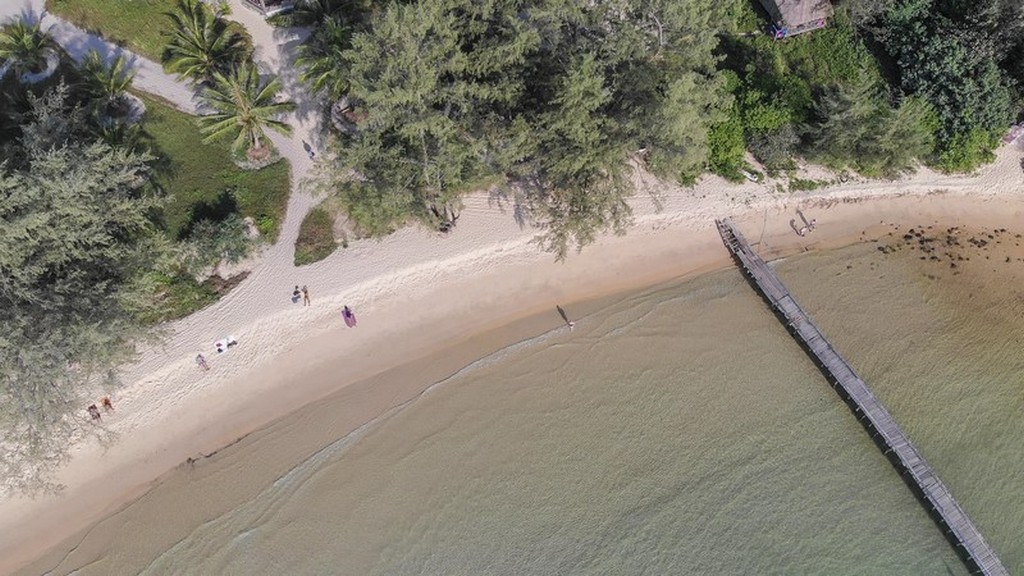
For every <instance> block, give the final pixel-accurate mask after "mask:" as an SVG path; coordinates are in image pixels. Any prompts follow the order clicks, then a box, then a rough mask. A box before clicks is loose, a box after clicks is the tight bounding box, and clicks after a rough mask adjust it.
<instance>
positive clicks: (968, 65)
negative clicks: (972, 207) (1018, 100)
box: [880, 0, 1019, 171]
mask: <svg viewBox="0 0 1024 576" xmlns="http://www.w3.org/2000/svg"><path fill="white" fill-rule="evenodd" d="M986 4H990V5H991V4H992V3H991V2H987V3H986ZM977 8H978V7H972V8H970V9H968V10H969V12H965V11H958V9H957V3H955V2H953V3H939V2H935V1H934V0H899V1H897V2H896V3H895V5H894V7H893V9H892V10H891V11H890V12H889V13H888V14H887V17H886V18H885V21H884V27H883V30H882V34H881V35H880V37H881V38H882V40H883V42H884V44H885V46H886V49H887V51H888V52H889V53H890V54H891V55H892V56H893V58H895V60H896V62H897V64H898V66H899V72H900V85H901V87H902V88H903V90H904V91H906V92H907V93H909V94H913V95H916V96H920V97H922V98H924V99H925V100H927V101H928V103H929V104H931V106H932V108H933V109H934V111H935V114H936V118H937V120H938V130H937V132H936V137H937V144H938V146H937V148H938V162H939V165H940V167H942V168H943V169H944V170H964V171H969V170H973V169H974V168H975V167H977V165H978V163H979V162H982V161H984V159H986V158H992V155H991V154H989V152H990V151H991V148H992V147H993V146H995V144H996V142H997V138H996V136H997V135H999V134H1001V133H1002V132H1003V131H1004V130H1005V129H1006V127H1007V126H1008V125H1009V124H1010V122H1011V120H1012V118H1013V116H1014V114H1015V110H1014V105H1013V103H1012V95H1011V92H1010V88H1009V85H1008V82H1007V80H1006V78H1005V74H1004V72H1003V71H1002V70H1001V69H1000V67H999V60H998V54H1000V53H1001V52H1002V51H1004V50H1005V49H1006V48H1005V47H1000V46H998V45H997V39H998V38H999V37H1000V33H999V30H998V28H999V25H998V23H993V22H990V21H989V20H991V19H987V20H986V19H985V18H980V19H979V18H976V17H974V14H975V13H976V11H977ZM997 12H998V10H997ZM981 13H982V14H983V13H984V11H981ZM1016 110H1018V111H1019V105H1018V106H1017V107H1016Z"/></svg>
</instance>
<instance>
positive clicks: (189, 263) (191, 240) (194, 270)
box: [177, 213, 255, 275]
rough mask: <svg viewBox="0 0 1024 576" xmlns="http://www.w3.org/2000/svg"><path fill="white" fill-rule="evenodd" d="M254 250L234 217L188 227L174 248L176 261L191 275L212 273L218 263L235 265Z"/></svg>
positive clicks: (249, 238)
mask: <svg viewBox="0 0 1024 576" xmlns="http://www.w3.org/2000/svg"><path fill="white" fill-rule="evenodd" d="M254 247H255V242H254V241H253V238H251V237H250V236H249V229H248V227H247V226H246V225H245V222H244V221H243V220H242V219H241V218H240V217H239V216H238V214H236V213H231V214H228V215H227V216H225V217H224V218H223V219H222V220H210V219H203V220H199V221H198V222H195V223H193V224H192V229H191V230H190V231H189V235H188V238H186V239H185V240H184V241H183V242H180V243H179V245H178V246H177V249H178V253H179V261H180V262H181V264H182V265H183V266H184V269H185V270H187V271H188V273H190V274H192V275H205V274H206V273H207V272H209V271H210V270H211V269H212V270H213V272H214V273H216V271H217V269H218V267H219V266H220V265H221V263H224V262H227V263H228V264H236V263H238V262H241V261H242V260H243V259H244V258H245V257H247V256H248V255H249V254H251V253H252V251H253V248H254Z"/></svg>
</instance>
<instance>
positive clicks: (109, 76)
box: [81, 50, 135, 116]
mask: <svg viewBox="0 0 1024 576" xmlns="http://www.w3.org/2000/svg"><path fill="white" fill-rule="evenodd" d="M81 71H82V75H83V76H84V77H85V83H86V86H87V89H88V91H89V94H90V96H92V97H93V98H95V99H96V100H97V103H98V104H99V108H100V111H101V113H102V114H105V115H109V116H116V115H117V113H118V112H119V109H120V107H121V104H122V103H123V101H124V94H125V92H127V91H128V88H129V87H131V85H132V80H133V79H134V78H135V70H132V69H131V67H130V65H129V63H128V59H127V58H125V57H124V54H118V55H117V56H115V57H114V59H113V60H111V61H110V63H109V64H108V63H107V62H105V61H104V60H103V56H101V55H100V53H99V52H97V51H96V50H90V51H89V52H88V53H87V54H86V55H85V58H84V59H83V60H82V64H81Z"/></svg>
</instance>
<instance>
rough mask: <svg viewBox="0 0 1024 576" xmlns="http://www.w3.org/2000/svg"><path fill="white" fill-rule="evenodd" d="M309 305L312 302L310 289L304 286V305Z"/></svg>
mask: <svg viewBox="0 0 1024 576" xmlns="http://www.w3.org/2000/svg"><path fill="white" fill-rule="evenodd" d="M309 304H310V301H309V288H306V286H305V285H303V286H302V305H303V306H309Z"/></svg>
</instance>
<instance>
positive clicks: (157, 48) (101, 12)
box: [46, 0, 175, 62]
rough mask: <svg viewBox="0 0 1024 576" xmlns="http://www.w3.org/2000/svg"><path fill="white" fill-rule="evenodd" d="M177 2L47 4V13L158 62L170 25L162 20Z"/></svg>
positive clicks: (63, 0) (49, 0)
mask: <svg viewBox="0 0 1024 576" xmlns="http://www.w3.org/2000/svg"><path fill="white" fill-rule="evenodd" d="M174 5H175V0H131V1H130V2H111V0H46V12H48V13H50V14H53V15H54V16H57V17H59V18H62V19H64V20H67V21H68V22H71V23H73V24H75V25H77V26H78V27H79V28H82V29H83V30H88V31H90V32H94V33H96V34H99V35H100V36H103V37H104V38H106V39H107V40H109V41H111V42H113V43H115V44H118V45H120V46H124V47H126V48H128V49H129V50H131V51H132V52H135V53H136V54H139V55H140V56H144V57H146V58H149V59H150V60H153V61H156V62H159V61H160V57H161V55H162V53H163V50H164V46H165V45H166V44H167V37H168V35H169V33H170V25H169V23H168V21H167V19H166V18H165V17H164V16H163V14H164V13H166V12H168V11H170V10H171V9H173V8H174Z"/></svg>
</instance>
